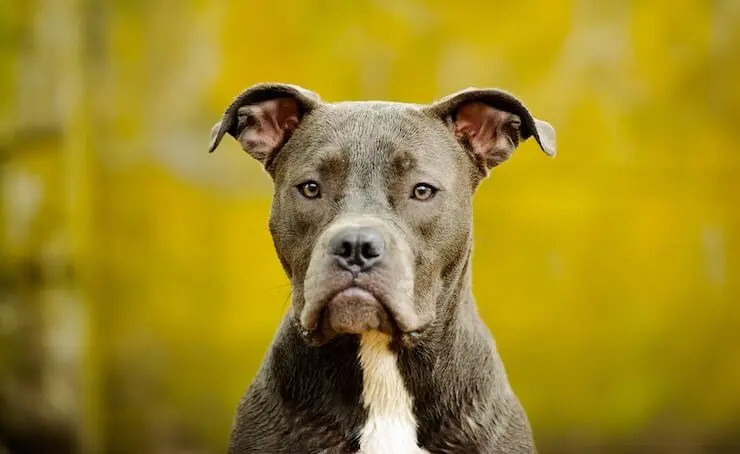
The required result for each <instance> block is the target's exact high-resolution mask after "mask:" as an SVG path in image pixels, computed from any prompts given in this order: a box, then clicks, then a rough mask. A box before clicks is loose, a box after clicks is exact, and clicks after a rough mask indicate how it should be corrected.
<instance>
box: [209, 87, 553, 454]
mask: <svg viewBox="0 0 740 454" xmlns="http://www.w3.org/2000/svg"><path fill="white" fill-rule="evenodd" d="M273 99H287V100H288V102H287V103H283V104H280V107H279V108H278V109H281V110H280V115H278V116H277V117H275V116H273V117H269V114H265V115H263V117H261V118H268V117H269V118H273V119H274V118H277V120H275V121H274V122H273V123H272V124H271V125H270V124H267V123H261V122H260V120H259V119H257V120H255V119H254V118H251V117H250V116H252V115H256V116H257V117H259V116H260V115H262V114H264V112H262V111H260V110H259V107H254V108H253V106H258V105H259V103H263V102H265V101H269V100H273ZM471 102H480V103H483V104H485V105H487V106H490V107H492V108H494V109H495V112H496V113H498V114H501V115H500V119H501V122H500V123H496V124H495V125H494V126H493V127H492V128H493V130H494V131H496V132H495V137H497V140H498V139H505V140H500V141H499V142H498V144H499V145H497V146H498V147H499V148H501V147H503V149H496V150H495V152H496V154H495V156H493V155H491V156H484V153H486V150H485V149H482V148H480V146H479V145H475V144H477V143H479V142H480V141H478V142H476V138H475V137H468V136H466V135H465V134H463V132H465V131H467V130H465V131H463V132H460V131H458V130H459V129H460V127H459V125H457V123H456V121H457V119H456V115H457V111H458V109H459V108H461V106H463V105H465V104H466V103H471ZM254 112H257V113H256V114H255V113H254ZM269 118H268V120H265V121H268V123H269ZM286 118H287V119H286ZM497 118H498V117H497ZM250 128H251V129H250ZM265 130H271V131H272V130H274V131H277V132H276V133H274V134H272V135H270V136H269V137H268V138H267V139H265V140H264V141H263V140H262V138H263V137H262V136H261V135H260V134H262V133H263V132H264V131H265ZM226 134H229V135H231V136H233V137H235V138H237V139H238V140H239V141H240V142H242V146H243V147H244V148H245V150H246V151H247V152H248V153H250V154H251V155H252V156H253V157H255V158H256V159H258V160H260V161H261V162H262V164H263V165H264V166H265V168H266V170H267V172H268V173H269V174H270V176H271V177H272V178H273V180H274V188H275V189H274V197H273V205H272V211H271V213H270V221H269V226H270V232H271V233H272V237H273V241H274V246H275V250H276V252H277V255H278V257H279V259H280V262H281V264H282V266H283V268H284V270H285V272H286V274H287V276H288V278H289V279H290V281H291V284H292V305H291V310H290V312H289V314H288V315H287V316H286V318H285V319H284V321H283V323H282V325H281V326H280V328H279V330H278V332H277V335H276V337H275V340H274V342H273V344H272V346H271V348H270V350H269V353H268V354H267V356H266V358H265V360H264V362H263V364H262V367H261V368H260V370H259V373H258V375H257V377H256V378H255V379H254V381H253V383H252V384H251V385H250V386H249V388H248V390H247V392H246V394H245V395H244V397H243V399H242V401H241V402H240V404H239V407H238V411H237V415H236V418H235V420H234V426H233V429H232V433H231V438H230V443H229V452H230V453H233V454H237V453H326V454H328V453H353V452H358V449H359V438H360V430H361V428H362V427H363V423H364V421H365V419H366V418H367V411H366V409H365V408H364V407H363V406H362V403H361V392H362V373H361V370H360V365H359V363H358V358H357V352H358V344H359V342H358V337H357V336H356V335H353V334H345V333H343V332H341V330H339V331H340V332H337V331H336V330H332V329H331V327H328V326H327V322H326V320H325V312H326V311H327V310H330V309H327V307H328V306H327V304H329V303H327V301H330V300H331V298H332V295H334V294H336V292H337V291H339V290H341V289H342V288H345V287H347V286H348V285H352V283H353V282H354V283H355V284H356V285H358V286H360V287H362V288H364V289H366V290H368V291H369V292H371V293H372V294H373V295H374V297H376V298H377V300H378V301H380V302H382V304H383V306H384V307H385V310H386V311H387V313H388V314H390V315H389V317H390V318H391V319H392V326H393V329H392V331H391V334H392V336H393V343H392V347H393V348H394V349H395V350H396V352H397V357H398V367H399V370H400V372H401V375H402V377H403V379H404V383H405V387H406V388H407V391H408V392H409V393H410V395H411V396H412V398H413V412H414V416H415V418H416V421H417V423H418V427H417V440H418V444H419V445H420V446H421V447H422V448H423V449H424V450H426V451H427V452H429V453H440V454H441V453H514V454H518V453H522V454H524V453H528V454H529V453H534V452H535V447H534V441H533V438H532V434H531V430H530V427H529V423H528V421H527V417H526V415H525V413H524V411H523V409H522V408H521V406H520V404H519V401H518V399H517V398H516V396H515V395H514V393H513V392H512V389H511V387H510V385H509V383H508V379H507V376H506V372H505V370H504V367H503V365H502V362H501V360H500V358H499V355H498V354H497V351H496V347H495V343H494V340H493V338H492V336H491V334H490V332H489V331H488V329H487V327H486V326H485V324H484V323H483V321H482V320H481V319H480V317H479V315H478V312H477V309H476V305H475V301H474V299H473V296H472V293H471V264H470V257H471V249H472V220H471V218H472V197H473V194H474V192H475V189H476V187H477V186H478V184H479V183H480V182H481V180H482V179H483V178H485V176H486V175H487V174H488V171H489V169H490V168H491V167H492V166H495V165H498V164H499V163H500V162H501V161H502V160H503V159H506V158H508V157H509V156H510V155H511V153H512V152H513V150H514V148H515V147H516V145H517V144H518V142H519V140H520V139H521V140H525V139H527V138H529V137H534V138H535V140H536V141H537V142H538V144H539V145H540V147H541V148H542V149H543V151H545V152H546V153H547V154H549V155H554V154H555V136H554V130H553V129H552V127H551V126H550V125H549V124H547V123H545V122H543V121H541V120H537V119H534V118H533V117H532V116H531V115H530V114H529V112H528V111H527V109H526V108H525V107H524V106H523V105H522V104H521V102H520V101H518V100H517V99H516V98H515V97H513V96H512V95H510V94H508V93H505V92H502V91H499V90H478V89H468V90H464V91H462V92H459V93H456V94H453V95H450V96H448V97H446V98H444V99H442V100H441V101H439V102H437V103H434V104H431V105H426V106H420V105H413V104H404V103H390V102H345V103H334V104H332V103H325V102H322V101H321V100H320V99H319V97H318V96H317V95H315V94H313V93H311V92H309V91H307V90H305V89H302V88H300V87H296V86H292V85H283V84H260V85H256V86H254V87H251V88H249V89H248V90H246V91H245V92H243V93H242V94H241V95H239V97H237V98H236V100H235V101H234V102H233V103H232V104H231V105H230V106H229V108H228V109H227V111H226V113H225V114H224V117H223V119H222V121H221V122H220V123H218V124H217V125H216V126H214V129H213V131H212V142H211V146H210V151H213V150H215V149H216V147H218V144H219V142H220V141H221V139H222V138H223V137H224V136H225V135H226ZM502 134H505V135H503V136H502ZM275 138H277V139H279V140H278V141H277V142H275V141H274V140H273V139H275ZM277 139H275V140H277ZM478 139H479V138H478ZM486 143H487V142H486ZM501 144H503V145H501ZM491 153H493V152H491ZM492 156H493V157H492ZM307 179H310V180H315V181H317V182H318V183H319V184H320V186H321V190H322V195H321V197H320V198H317V199H312V200H309V199H306V198H303V197H302V196H301V195H300V194H298V191H297V189H296V185H298V184H300V183H301V182H302V181H305V180H307ZM419 182H424V183H431V184H433V185H434V186H436V187H438V188H439V191H438V192H437V193H436V194H435V195H434V197H433V198H431V199H430V200H427V201H423V202H422V201H419V200H412V199H411V198H410V197H409V194H410V193H411V191H412V189H413V188H414V185H415V184H417V183H419ZM357 224H361V225H363V226H371V227H372V228H374V229H376V230H377V231H378V232H380V233H379V234H380V235H382V236H383V238H384V241H385V243H386V244H387V245H388V246H387V248H386V249H387V252H386V253H385V255H384V256H383V260H382V263H380V264H379V265H378V266H377V267H374V268H373V269H372V270H369V271H367V272H363V273H359V274H354V275H353V274H352V273H349V272H347V271H346V270H342V269H339V268H337V267H336V266H335V264H334V261H333V260H332V259H331V257H330V254H329V253H328V252H327V247H328V246H327V245H328V244H329V243H330V240H331V238H332V237H333V236H334V235H336V231H338V230H341V229H342V228H343V226H345V225H357ZM350 307H351V306H350ZM322 317H324V318H322ZM358 317H364V316H360V315H358ZM355 322H357V323H361V322H363V320H350V321H349V323H355ZM358 326H364V325H358ZM392 448H393V447H389V449H388V452H394V451H393V450H392Z"/></svg>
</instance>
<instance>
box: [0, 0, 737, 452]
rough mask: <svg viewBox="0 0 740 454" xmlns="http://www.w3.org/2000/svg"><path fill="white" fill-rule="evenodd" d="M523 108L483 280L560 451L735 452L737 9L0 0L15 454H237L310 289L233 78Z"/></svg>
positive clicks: (4, 328) (541, 2)
mask: <svg viewBox="0 0 740 454" xmlns="http://www.w3.org/2000/svg"><path fill="white" fill-rule="evenodd" d="M263 81H280V82H289V83H294V84H299V85H302V86H304V87H306V88H308V89H310V90H313V91H316V92H317V93H319V94H320V95H321V96H322V98H324V99H325V100H328V101H339V100H348V99H386V100H396V101H406V102H417V103H427V102H431V101H433V100H435V99H438V98H440V97H442V96H444V95H446V94H448V93H451V92H453V91H456V90H459V89H462V88H465V87H468V86H479V87H499V88H503V89H505V90H507V91H511V92H513V93H514V94H516V95H517V96H519V97H520V98H521V99H522V100H523V101H524V102H525V104H526V105H527V106H528V107H529V108H530V109H531V110H532V112H533V113H534V114H535V115H536V116H537V117H539V118H542V119H544V120H546V121H548V122H550V123H552V124H553V125H554V127H555V129H556V131H557V133H558V157H557V158H556V159H554V160H551V159H547V158H546V157H544V156H543V155H542V154H541V153H540V152H538V150H537V149H536V146H535V145H534V144H532V143H526V144H524V145H523V146H522V147H520V149H519V150H518V151H517V153H516V154H515V156H514V157H513V158H512V159H511V160H510V161H509V162H507V163H505V164H504V165H502V166H501V167H500V168H497V169H496V172H494V174H493V175H492V176H491V178H489V179H488V180H487V181H486V182H485V184H483V186H482V187H481V189H480V190H479V192H478V194H477V195H476V199H475V230H476V232H475V237H476V246H475V258H474V275H475V277H474V279H475V280H474V282H475V284H474V291H475V294H476V297H477V300H478V304H479V307H480V311H481V314H482V315H483V317H484V318H485V320H486V321H487V323H488V325H489V326H490V328H491V330H492V331H493V333H494V336H495V337H496V339H497V343H498V347H499V349H500V351H501V354H502V356H503V358H504V361H505V364H506V366H507V370H508V373H509V379H510V381H511V383H512V385H513V387H514V389H515V390H516V392H517V393H518V395H519V397H520V398H521V400H522V402H523V404H524V406H525V408H526V409H527V411H528V414H529V417H530V420H531V422H532V425H533V427H534V432H535V435H536V438H537V441H538V445H539V449H540V451H541V452H542V453H555V454H570V453H619V454H622V453H625V454H629V453H652V454H705V453H707V454H708V453H740V329H739V327H740V209H739V208H740V202H738V197H739V196H740V150H738V143H740V128H739V125H740V1H737V0H714V1H707V0H703V1H700V0H674V1H671V2H665V1H660V0H645V1H642V2H624V1H613V0H607V1H601V2H596V1H586V0H552V1H545V0H531V1H520V2H482V1H473V0H457V1H455V2H448V1H437V0H429V1H426V2H425V1H392V0H360V1H355V2H340V1H301V0H286V1H278V2H255V1H210V2H207V1H191V0H183V1H180V2H174V1H164V0H149V1H146V2H145V1H141V0H128V1H124V0H108V1H94V0H68V1H60V0H26V1H17V0H0V454H5V453H13V454H16V453H18V454H20V453H55V454H67V453H69V454H77V453H81V454H88V453H120V454H124V453H156V454H169V453H189V454H196V453H219V452H225V447H226V442H227V437H228V433H229V430H230V425H231V419H232V416H233V413H234V410H235V408H236V405H237V402H238V400H239V398H240V396H241V394H242V392H243V391H244V389H245V388H246V386H247V385H248V383H249V382H250V380H251V379H252V377H253V376H254V374H255V372H256V370H257V368H258V366H259V364H260V362H261V361H262V358H263V355H264V353H265V351H266V349H267V347H268V345H269V343H270V341H271V339H272V336H273V333H274V331H275V329H276V327H277V325H278V322H279V320H280V318H281V317H282V315H283V314H284V313H285V311H286V309H287V308H288V298H289V292H290V288H289V285H288V282H287V280H286V279H285V278H284V276H283V274H282V271H281V269H280V265H279V263H278V260H277V258H276V257H275V255H274V252H273V249H272V242H271V239H270V236H269V233H268V231H267V217H268V212H269V206H270V196H271V187H270V181H269V178H268V177H267V176H266V175H265V174H264V173H263V171H262V170H261V168H260V166H259V165H258V164H257V163H256V162H254V161H253V160H251V159H250V158H249V157H248V156H246V155H245V154H244V153H243V152H242V151H241V150H240V149H239V147H238V145H237V144H236V143H235V142H234V141H226V142H228V143H226V142H224V145H223V146H222V147H221V148H222V149H219V152H218V153H214V154H213V155H208V153H207V145H208V136H209V131H210V128H211V126H212V125H213V124H214V123H215V122H216V121H218V119H219V117H220V114H221V113H222V112H223V110H224V109H225V108H226V106H227V105H228V104H229V102H230V101H231V100H232V99H233V97H234V96H235V95H236V94H237V93H239V92H240V91H241V90H242V89H244V88H246V87H247V86H250V85H252V84H254V83H258V82H263Z"/></svg>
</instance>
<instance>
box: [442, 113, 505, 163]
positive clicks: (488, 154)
mask: <svg viewBox="0 0 740 454" xmlns="http://www.w3.org/2000/svg"><path fill="white" fill-rule="evenodd" d="M516 118H517V117H516V115H514V114H511V113H508V112H504V111H502V110H498V109H495V108H493V107H491V106H489V105H488V104H484V103H481V102H471V103H467V104H465V105H463V106H462V107H460V108H459V109H458V111H457V118H456V119H455V131H454V134H455V137H456V138H457V139H458V140H464V139H467V140H468V142H469V143H470V146H471V147H472V148H473V153H475V155H476V156H478V157H480V158H481V159H483V161H484V162H485V163H486V166H487V167H488V168H491V167H493V166H495V165H498V164H500V163H501V162H503V161H504V160H506V159H507V158H508V157H509V156H510V155H511V153H512V152H513V151H514V146H515V145H514V142H513V140H512V138H511V137H509V136H508V135H507V132H506V131H505V130H504V128H503V126H505V124H506V123H507V122H509V121H511V120H512V119H516Z"/></svg>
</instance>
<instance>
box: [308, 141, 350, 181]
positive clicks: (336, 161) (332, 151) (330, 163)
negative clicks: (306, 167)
mask: <svg viewBox="0 0 740 454" xmlns="http://www.w3.org/2000/svg"><path fill="white" fill-rule="evenodd" d="M312 161H313V164H314V165H315V166H316V169H317V170H318V172H319V173H320V174H321V175H337V174H339V173H342V172H343V171H344V169H345V168H346V165H347V162H346V161H347V157H346V156H345V155H344V154H343V153H342V150H341V149H339V148H336V147H331V148H324V149H322V150H319V151H318V152H317V153H316V154H315V156H314V158H313V159H312Z"/></svg>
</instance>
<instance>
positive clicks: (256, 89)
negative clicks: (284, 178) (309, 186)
mask: <svg viewBox="0 0 740 454" xmlns="http://www.w3.org/2000/svg"><path fill="white" fill-rule="evenodd" d="M320 102H321V101H320V99H319V97H318V95H316V94H315V93H313V92H311V91H308V90H306V89H304V88H301V87H298V86H296V85H288V84H274V83H265V84H258V85H254V86H252V87H249V88H247V89H246V90H244V91H243V92H241V93H240V94H239V96H237V97H236V98H235V99H234V101H233V102H232V103H231V104H230V105H229V107H228V108H227V109H226V112H225V113H224V115H223V118H222V119H221V121H220V122H218V123H216V124H215V125H214V126H213V129H211V144H210V146H209V147H208V151H209V152H213V150H215V149H216V148H217V147H218V144H219V143H221V139H223V137H224V135H226V134H227V133H228V134H229V135H231V136H232V137H234V138H235V139H236V140H237V141H239V143H240V144H241V146H242V148H243V149H244V151H246V152H247V153H249V154H250V156H252V157H253V158H255V159H257V160H258V161H260V162H261V163H262V164H263V165H264V166H265V168H267V169H268V170H269V168H270V165H271V164H272V161H273V160H274V159H275V156H276V155H277V152H278V151H280V149H281V148H282V147H283V145H284V144H285V142H287V141H288V139H289V138H290V136H291V134H292V133H293V131H294V130H295V129H296V128H297V127H298V124H299V123H300V122H301V120H302V119H303V117H304V116H305V115H306V114H307V113H309V112H310V111H311V110H313V109H314V108H315V107H316V106H318V105H319V104H320Z"/></svg>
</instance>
